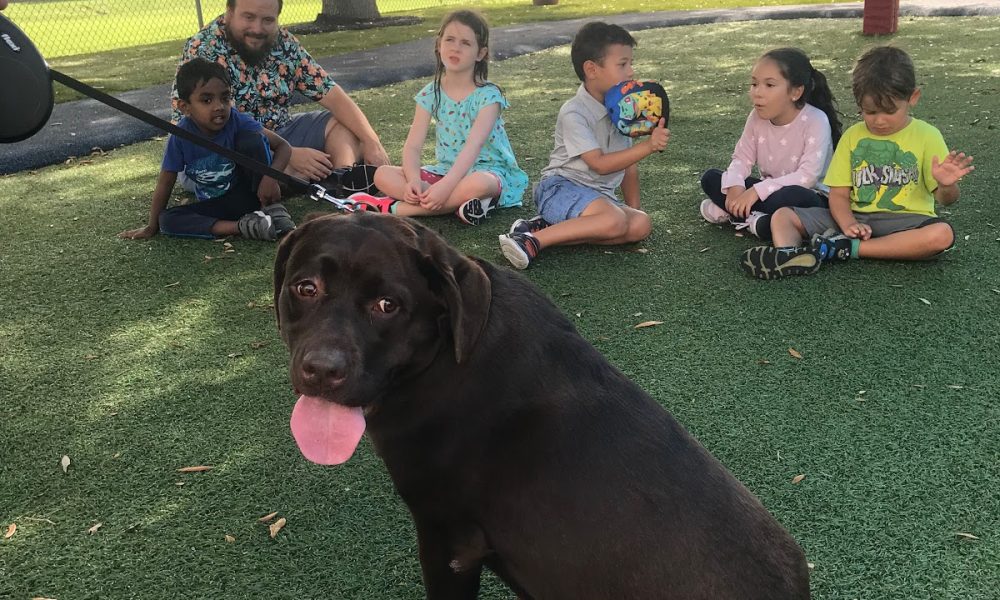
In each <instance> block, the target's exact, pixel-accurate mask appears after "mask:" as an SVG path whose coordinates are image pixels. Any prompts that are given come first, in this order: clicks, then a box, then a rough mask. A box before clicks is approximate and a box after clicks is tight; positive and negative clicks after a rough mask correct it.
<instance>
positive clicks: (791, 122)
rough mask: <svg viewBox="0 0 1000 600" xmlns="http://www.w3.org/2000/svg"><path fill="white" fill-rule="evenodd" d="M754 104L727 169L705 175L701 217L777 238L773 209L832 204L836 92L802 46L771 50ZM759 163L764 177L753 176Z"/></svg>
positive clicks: (754, 80)
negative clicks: (828, 180) (827, 177)
mask: <svg viewBox="0 0 1000 600" xmlns="http://www.w3.org/2000/svg"><path fill="white" fill-rule="evenodd" d="M750 100H751V102H753V110H752V111H750V116H748V117H747V122H746V125H745V126H744V128H743V135H742V136H741V137H740V140H739V141H738V142H737V143H736V149H735V150H733V160H732V162H731V163H729V168H728V169H726V170H725V172H723V171H720V170H718V169H709V170H708V171H706V172H705V174H704V175H702V177H701V187H702V189H703V190H705V194H706V195H707V196H708V198H706V199H705V200H703V201H702V203H701V215H702V217H704V218H705V220H706V221H708V222H709V223H725V222H731V223H733V224H735V225H736V226H737V228H738V229H743V228H747V229H749V230H750V232H751V233H753V234H754V235H756V236H757V237H759V238H761V239H764V240H770V239H771V215H772V214H773V213H774V211H776V210H778V209H779V208H782V207H784V206H797V207H809V206H823V207H825V206H827V196H826V194H827V188H826V186H824V185H823V184H822V181H823V175H824V174H825V173H826V168H827V166H829V164H830V157H831V156H832V155H833V148H834V146H836V144H837V141H838V140H839V139H840V133H841V125H840V120H839V119H838V118H837V111H836V108H835V104H834V98H833V93H832V92H831V91H830V87H829V86H828V85H827V82H826V77H825V76H824V75H823V73H821V72H819V71H817V70H816V69H814V68H813V66H812V64H811V63H810V62H809V57H808V56H806V55H805V53H804V52H802V51H801V50H799V49H798V48H778V49H776V50H771V51H770V52H768V53H767V54H764V55H763V56H761V57H760V59H758V60H757V62H756V63H755V64H754V67H753V71H751V73H750ZM755 166H756V167H757V171H758V172H759V174H760V177H759V178H758V177H752V176H751V170H752V169H753V168H754V167H755Z"/></svg>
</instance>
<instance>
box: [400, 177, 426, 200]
mask: <svg viewBox="0 0 1000 600" xmlns="http://www.w3.org/2000/svg"><path fill="white" fill-rule="evenodd" d="M423 191H424V190H423V182H422V181H420V180H419V179H417V180H416V181H407V182H406V188H405V189H404V190H403V202H406V203H408V204H420V196H421V194H422V193H423Z"/></svg>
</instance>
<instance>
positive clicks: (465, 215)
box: [455, 198, 524, 268]
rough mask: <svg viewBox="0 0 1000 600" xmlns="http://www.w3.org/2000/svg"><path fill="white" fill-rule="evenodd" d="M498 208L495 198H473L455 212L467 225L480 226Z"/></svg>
mask: <svg viewBox="0 0 1000 600" xmlns="http://www.w3.org/2000/svg"><path fill="white" fill-rule="evenodd" d="M496 207H497V205H496V202H495V201H494V200H493V198H473V199H471V200H466V201H465V202H464V203H462V206H459V207H458V210H456V211H455V216H457V217H458V218H459V219H460V220H461V221H462V222H463V223H465V224H467V225H479V224H480V223H482V222H483V220H484V219H486V215H487V214H488V213H489V212H490V211H491V210H493V209H494V208H496ZM522 268H524V267H522Z"/></svg>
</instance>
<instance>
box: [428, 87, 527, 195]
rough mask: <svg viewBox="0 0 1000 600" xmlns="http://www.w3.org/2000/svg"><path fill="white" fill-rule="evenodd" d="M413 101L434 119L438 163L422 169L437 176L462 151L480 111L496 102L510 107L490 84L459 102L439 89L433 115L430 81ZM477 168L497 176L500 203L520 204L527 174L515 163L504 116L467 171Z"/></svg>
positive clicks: (432, 92)
mask: <svg viewBox="0 0 1000 600" xmlns="http://www.w3.org/2000/svg"><path fill="white" fill-rule="evenodd" d="M414 100H416V102H417V105H418V106H420V107H422V108H423V109H424V110H426V111H427V112H429V113H430V114H431V117H432V118H433V119H434V121H435V127H436V129H435V133H436V135H437V144H436V147H435V150H434V155H435V159H436V160H437V163H435V164H431V165H425V166H424V169H426V170H427V171H430V172H431V173H436V174H438V175H445V174H447V173H448V171H449V170H450V169H451V166H452V165H453V164H455V159H456V158H457V157H458V153H459V152H461V151H462V146H463V145H464V144H465V140H466V139H468V137H469V132H470V131H471V130H472V124H473V123H474V122H475V121H476V116H477V115H479V111H480V110H482V109H483V108H484V107H486V106H489V105H490V104H499V105H500V110H501V111H502V110H503V109H505V108H507V107H508V106H509V104H508V103H507V99H506V98H504V97H503V94H502V93H500V88H498V87H497V86H495V85H493V84H492V83H487V84H486V85H484V86H482V87H477V88H476V91H474V92H472V93H471V94H469V95H468V96H466V98H465V99H464V100H462V101H461V102H455V101H454V100H452V99H451V98H449V97H448V95H447V94H445V93H444V91H443V90H442V91H441V94H440V105H439V106H438V110H437V115H435V114H434V83H433V82H431V83H428V84H427V85H426V86H424V89H422V90H420V92H419V93H418V94H417V95H416V96H415V97H414ZM478 171H487V172H489V173H493V174H494V175H496V176H497V177H499V178H500V182H501V184H502V187H503V190H502V192H501V194H500V206H503V207H508V206H521V197H522V196H523V195H524V190H525V189H526V188H527V187H528V174H527V173H525V172H524V171H522V170H521V169H520V167H518V166H517V159H515V158H514V150H513V149H512V148H511V147H510V140H509V139H508V138H507V130H506V129H504V122H503V117H498V118H497V121H496V123H495V124H494V125H493V131H491V132H490V136H489V137H488V138H487V139H486V142H485V143H484V144H483V147H482V149H481V150H480V151H479V156H478V157H477V158H476V163H475V164H474V165H473V166H472V169H471V171H470V172H473V173H475V172H478Z"/></svg>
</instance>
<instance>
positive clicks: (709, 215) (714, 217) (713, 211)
mask: <svg viewBox="0 0 1000 600" xmlns="http://www.w3.org/2000/svg"><path fill="white" fill-rule="evenodd" d="M701 218H703V219H705V220H706V221H708V222H709V223H714V224H716V225H719V224H722V223H725V222H727V221H729V213H727V212H726V211H725V210H724V209H722V208H720V207H719V205H718V204H716V203H715V202H712V200H711V199H709V198H705V199H704V200H702V201H701Z"/></svg>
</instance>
